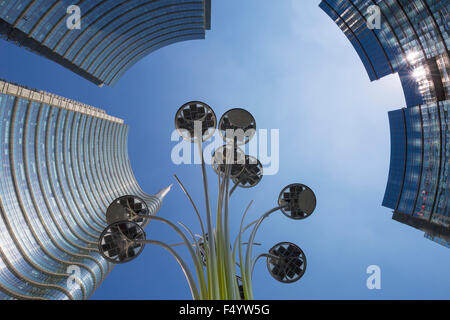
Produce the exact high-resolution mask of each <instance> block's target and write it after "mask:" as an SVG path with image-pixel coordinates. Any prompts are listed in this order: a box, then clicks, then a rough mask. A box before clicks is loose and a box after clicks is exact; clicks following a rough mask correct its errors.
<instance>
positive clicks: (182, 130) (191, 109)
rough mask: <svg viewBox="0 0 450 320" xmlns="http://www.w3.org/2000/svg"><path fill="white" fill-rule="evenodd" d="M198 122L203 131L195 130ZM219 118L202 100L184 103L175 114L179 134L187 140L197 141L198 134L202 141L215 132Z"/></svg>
mask: <svg viewBox="0 0 450 320" xmlns="http://www.w3.org/2000/svg"><path fill="white" fill-rule="evenodd" d="M196 122H197V123H200V124H201V125H200V126H198V127H199V129H200V130H201V132H198V133H197V132H195V129H196ZM216 126H217V118H216V114H215V113H214V111H213V109H212V108H211V107H210V106H208V105H207V104H206V103H204V102H201V101H191V102H188V103H185V104H183V105H182V106H181V107H180V108H179V109H178V111H177V113H176V115H175V128H176V129H177V131H178V134H179V135H180V136H181V137H182V138H183V139H184V140H186V141H190V142H194V141H196V139H197V137H196V134H197V135H201V136H202V141H206V140H208V139H209V138H210V137H212V135H213V134H214V132H215V129H216Z"/></svg>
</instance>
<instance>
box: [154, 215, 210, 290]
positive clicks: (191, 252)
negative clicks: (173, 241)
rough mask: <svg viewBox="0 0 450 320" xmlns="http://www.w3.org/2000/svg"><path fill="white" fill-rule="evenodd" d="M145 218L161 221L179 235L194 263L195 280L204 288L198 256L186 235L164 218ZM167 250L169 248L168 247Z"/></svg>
mask: <svg viewBox="0 0 450 320" xmlns="http://www.w3.org/2000/svg"><path fill="white" fill-rule="evenodd" d="M145 217H146V218H149V219H154V220H157V221H161V222H163V223H165V224H167V225H168V226H170V227H171V228H172V229H174V230H175V231H176V232H177V233H178V234H179V235H180V237H181V238H182V239H183V241H184V244H185V245H186V247H187V248H188V250H189V253H190V254H191V257H192V260H193V261H194V265H195V270H196V271H197V278H198V281H199V283H200V288H202V289H203V288H206V285H205V278H204V274H203V267H202V263H201V261H200V260H199V257H198V255H197V254H196V253H195V251H194V248H193V247H192V245H191V243H190V242H189V240H188V239H187V237H186V235H185V234H184V233H183V232H182V231H181V230H180V228H178V227H177V226H176V225H175V224H173V223H172V222H170V221H169V220H167V219H165V218H161V217H157V216H151V215H145ZM169 248H170V246H169ZM204 294H205V292H202V295H204Z"/></svg>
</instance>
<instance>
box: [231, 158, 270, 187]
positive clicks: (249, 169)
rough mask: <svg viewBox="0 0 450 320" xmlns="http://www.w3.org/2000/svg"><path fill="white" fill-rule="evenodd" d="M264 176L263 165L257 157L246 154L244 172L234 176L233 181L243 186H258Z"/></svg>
mask: <svg viewBox="0 0 450 320" xmlns="http://www.w3.org/2000/svg"><path fill="white" fill-rule="evenodd" d="M262 177H263V166H262V164H261V162H260V161H259V160H258V159H256V158H255V157H252V156H249V155H246V156H245V166H244V169H243V170H242V172H241V173H240V174H239V175H237V176H234V177H232V180H233V183H235V184H238V185H239V187H241V188H251V187H254V186H256V185H257V184H258V183H259V182H260V181H261V179H262Z"/></svg>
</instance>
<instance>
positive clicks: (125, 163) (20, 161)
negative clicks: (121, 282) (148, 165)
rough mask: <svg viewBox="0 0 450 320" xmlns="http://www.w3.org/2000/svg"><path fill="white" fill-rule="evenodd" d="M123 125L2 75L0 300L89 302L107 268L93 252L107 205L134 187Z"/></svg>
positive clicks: (149, 198)
mask: <svg viewBox="0 0 450 320" xmlns="http://www.w3.org/2000/svg"><path fill="white" fill-rule="evenodd" d="M127 134H128V127H127V126H126V125H125V124H123V120H121V119H118V118H115V117H112V116H109V115H107V114H106V113H105V112H104V111H103V110H100V109H97V108H94V107H91V106H88V105H85V104H82V103H79V102H76V101H73V100H70V99H66V98H63V97H60V96H56V95H53V94H50V93H46V92H43V91H36V90H33V89H29V88H25V87H22V86H19V85H14V84H12V83H8V82H4V81H0V150H1V156H0V165H1V169H0V170H1V172H0V177H1V178H0V299H8V298H17V299H27V298H33V299H36V298H42V299H87V298H89V296H90V295H91V294H92V293H93V292H94V290H95V289H96V288H97V287H98V286H99V285H100V283H101V282H102V281H103V280H104V279H105V277H106V276H107V274H108V273H109V272H110V271H111V269H112V267H113V265H112V264H110V263H108V262H107V261H106V260H105V259H104V258H103V257H102V256H101V255H100V253H99V252H98V247H97V240H98V237H99V235H100V233H101V232H102V231H103V229H104V228H105V227H106V219H105V212H106V209H107V207H108V205H109V204H110V202H111V201H112V200H113V199H115V198H117V197H120V196H124V195H128V194H132V195H137V196H139V197H141V198H142V199H144V201H145V202H146V203H147V204H148V207H149V209H150V214H155V213H156V212H157V211H158V210H159V208H160V206H161V201H162V198H163V197H164V196H165V194H166V192H165V191H163V192H160V193H158V194H157V195H156V196H153V195H148V194H146V193H144V192H143V191H142V189H141V188H140V187H139V185H138V183H137V182H136V180H135V177H134V175H133V172H132V170H131V167H130V162H129V159H128V154H127Z"/></svg>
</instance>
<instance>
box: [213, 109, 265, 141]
mask: <svg viewBox="0 0 450 320" xmlns="http://www.w3.org/2000/svg"><path fill="white" fill-rule="evenodd" d="M239 130H241V131H239ZM227 131H228V132H227ZM229 132H231V133H232V136H230V135H229V134H228V133H229ZM255 132H256V121H255V118H254V117H253V116H252V114H251V113H250V112H248V111H247V110H245V109H241V108H234V109H231V110H228V111H227V112H225V113H224V114H223V116H222V117H221V118H220V121H219V133H220V135H221V136H222V138H223V139H224V141H225V142H227V143H233V144H234V142H236V143H237V145H243V144H245V143H248V142H249V141H250V140H251V139H252V138H253V137H254V135H255Z"/></svg>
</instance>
